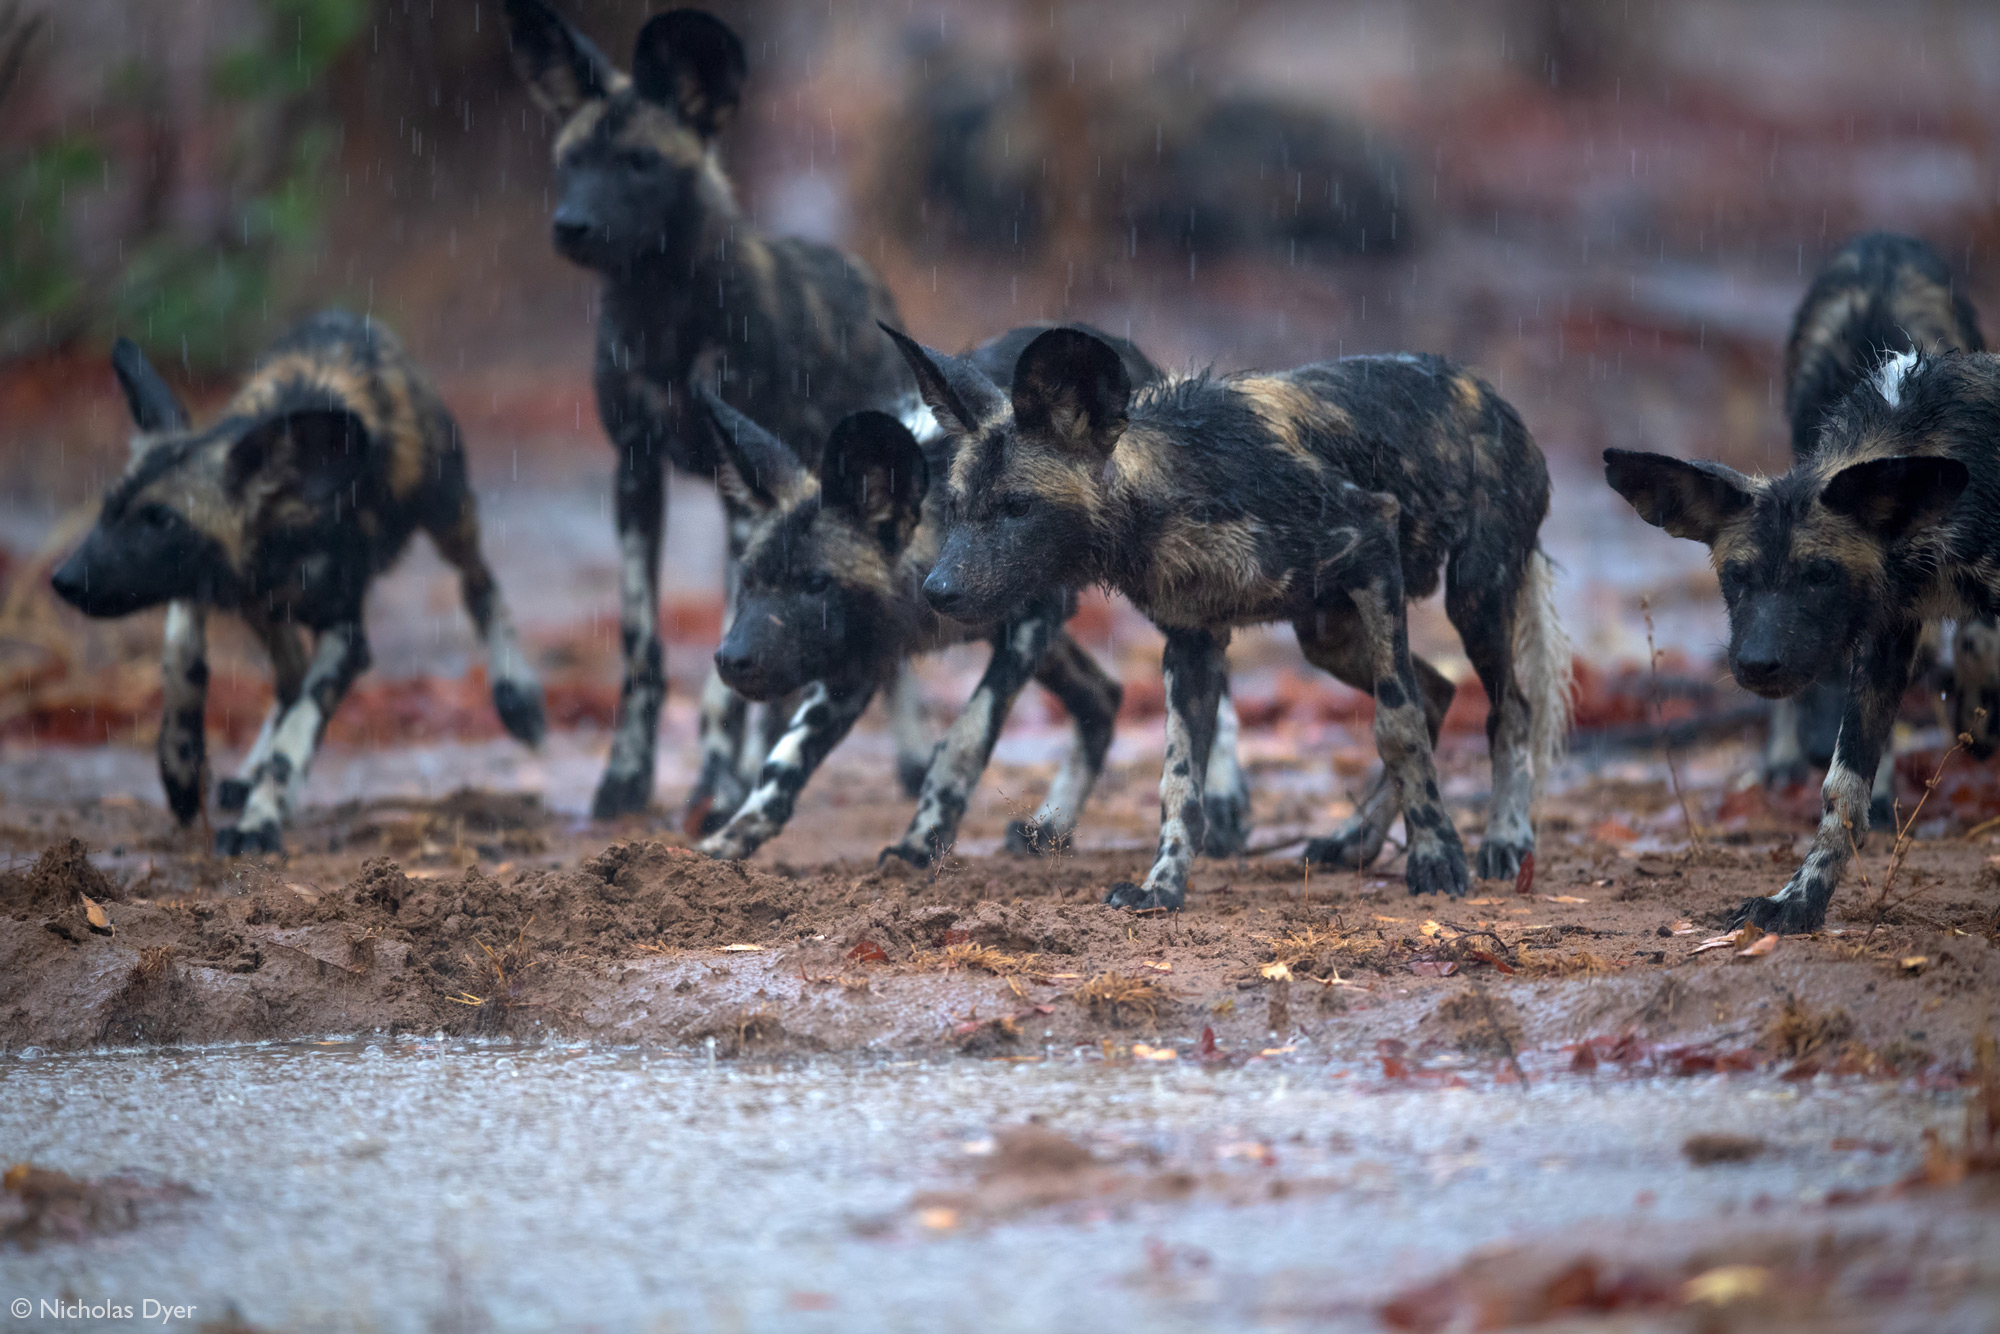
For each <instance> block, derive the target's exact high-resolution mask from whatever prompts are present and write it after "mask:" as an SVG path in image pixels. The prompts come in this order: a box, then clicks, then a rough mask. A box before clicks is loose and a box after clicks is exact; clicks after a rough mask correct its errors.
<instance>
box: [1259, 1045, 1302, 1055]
mask: <svg viewBox="0 0 2000 1334" xmlns="http://www.w3.org/2000/svg"><path fill="white" fill-rule="evenodd" d="M1297 1050H1298V1048H1297V1047H1266V1048H1264V1050H1262V1051H1260V1052H1258V1053H1257V1054H1258V1055H1259V1056H1283V1055H1284V1054H1285V1053H1286V1052H1294V1051H1297Z"/></svg>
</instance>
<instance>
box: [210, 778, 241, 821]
mask: <svg viewBox="0 0 2000 1334" xmlns="http://www.w3.org/2000/svg"><path fill="white" fill-rule="evenodd" d="M249 800H250V785H249V784H248V783H246V782H244V781H243V780H242V779H240V778H225V779H223V780H222V781H221V782H219V783H217V784H216V785H215V807H216V809H217V810H220V811H228V812H230V813H231V814H234V813H235V812H237V811H240V810H242V809H243V806H244V804H245V803H246V802H248V801H249Z"/></svg>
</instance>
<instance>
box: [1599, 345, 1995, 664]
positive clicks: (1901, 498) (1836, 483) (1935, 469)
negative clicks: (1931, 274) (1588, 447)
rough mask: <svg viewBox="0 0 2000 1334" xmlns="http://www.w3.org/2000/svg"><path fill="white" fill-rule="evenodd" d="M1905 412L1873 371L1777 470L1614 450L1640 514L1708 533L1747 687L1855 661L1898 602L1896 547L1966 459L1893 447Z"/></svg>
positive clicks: (1673, 527)
mask: <svg viewBox="0 0 2000 1334" xmlns="http://www.w3.org/2000/svg"><path fill="white" fill-rule="evenodd" d="M1893 392H1894V390H1893V388H1892V390H1891V393H1893ZM1896 413H1897V403H1896V401H1895V399H1894V398H1893V397H1891V398H1885V397H1884V395H1883V392H1882V390H1881V389H1880V388H1879V387H1878V386H1877V385H1876V384H1874V383H1870V384H1868V385H1864V386H1862V387H1861V388H1858V389H1857V390H1856V391H1855V392H1854V395H1853V396H1852V397H1851V398H1849V399H1848V401H1847V403H1846V404H1845V405H1844V406H1843V407H1842V408H1841V409H1840V410H1839V411H1838V412H1837V413H1836V414H1835V415H1834V417H1833V418H1832V419H1831V421H1830V423H1829V425H1828V427H1827V432H1828V434H1827V436H1826V438H1825V444H1824V445H1823V446H1822V448H1821V452H1820V454H1819V455H1818V457H1817V458H1816V459H1814V460H1810V461H1808V462H1805V463H1801V464H1799V465H1798V466H1797V467H1794V468H1793V469H1792V470H1791V471H1790V472H1788V473H1786V474H1785V475H1784V476H1782V477H1775V478H1764V477H1746V476H1744V475H1743V474H1742V473H1739V472H1736V471H1735V470H1734V469H1731V468H1726V467H1724V466H1723V465H1722V464H1719V463H1706V462H1694V463H1690V462H1685V461H1683V460H1681V459H1675V458H1668V457H1666V456H1665V455H1661V454H1642V453H1635V452H1632V451H1629V450H1623V449H1607V450H1605V451H1604V475H1605V479H1606V480H1607V481H1609V482H1610V483H1611V487H1612V489H1613V490H1615V491H1616V492H1618V494H1620V495H1622V496H1624V497H1625V499H1626V500H1627V501H1629V502H1631V505H1632V508H1633V509H1635V510H1637V511H1638V512H1639V517H1640V518H1642V519H1644V520H1645V521H1646V522H1648V523H1650V524H1652V525H1654V526H1655V527H1657V528H1664V529H1665V530H1666V531H1667V532H1669V533H1672V534H1673V535H1674V536H1675V537H1689V538H1693V539H1694V540H1695V541H1697V542H1701V543H1705V544H1706V545H1707V546H1708V549H1709V558H1710V560H1711V561H1712V562H1713V563H1714V565H1715V569H1716V573H1717V575H1718V576H1719V577H1720V580H1721V584H1722V596H1723V600H1724V601H1725V602H1727V604H1728V606H1729V670H1730V672H1731V673H1732V674H1734V675H1735V677H1736V679H1737V681H1738V682H1739V683H1740V684H1742V685H1743V686H1744V687H1745V688H1746V689H1748V690H1751V691H1754V692H1756V693H1757V694H1759V695H1763V696H1765V697H1767V698H1770V699H1780V698H1783V697H1785V696H1788V695H1793V694H1796V693H1798V692H1799V691H1800V690H1802V689H1804V688H1805V686H1806V685H1807V684H1808V683H1809V682H1810V681H1812V680H1813V679H1814V678H1815V677H1817V676H1819V675H1820V674H1821V673H1822V672H1824V671H1825V670H1826V669H1828V668H1829V667H1833V666H1835V665H1837V664H1839V663H1842V662H1844V661H1846V660H1847V658H1848V657H1849V655H1850V654H1851V653H1852V652H1853V648H1854V645H1855V643H1856V642H1857V640H1858V639H1859V638H1860V637H1861V636H1862V635H1863V634H1864V633H1865V632H1866V631H1867V630H1868V628H1869V627H1870V626H1871V625H1874V624H1877V623H1879V620H1880V618H1881V617H1882V615H1883V614H1884V612H1885V611H1889V612H1893V611H1895V610H1898V609H1894V608H1887V607H1885V605H1884V603H1885V599H1886V595H1887V593H1888V589H1889V580H1888V566H1889V562H1890V560H1891V559H1892V557H1894V556H1896V555H1897V554H1898V551H1899V548H1903V544H1905V543H1908V542H1910V541H1911V540H1912V539H1915V538H1918V537H1920V536H1921V535H1923V534H1924V533H1925V532H1926V531H1927V530H1931V529H1934V528H1935V527H1936V526H1937V525H1939V524H1941V523H1942V522H1943V521H1944V520H1945V519H1946V518H1947V517H1948V516H1949V515H1950V514H1951V512H1952V510H1953V508H1954V507H1955V506H1956V505H1957V504H1958V499H1959V496H1960V495H1961V494H1962V493H1963V492H1964V490H1965V488H1966V485H1967V484H1968V482H1969V481H1970V475H1969V473H1968V472H1967V470H1966V467H1965V465H1964V464H1963V463H1961V462H1959V461H1958V460H1957V459H1954V458H1946V457H1939V456H1936V455H1917V454H1907V453H1897V452H1895V450H1896V448H1897V443H1898V428H1897V422H1896V420H1895V417H1896ZM1857 459H1858V460H1859V461H1855V460H1857ZM1904 549H1906V548H1904Z"/></svg>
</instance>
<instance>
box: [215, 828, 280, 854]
mask: <svg viewBox="0 0 2000 1334" xmlns="http://www.w3.org/2000/svg"><path fill="white" fill-rule="evenodd" d="M283 847H284V838H283V836H282V835H281V834H280V833H279V831H278V826H276V825H274V824H265V825H251V826H249V827H247V828H245V827H242V826H237V827H235V828H232V829H218V830H216V831H215V855H216V856H218V857H251V856H255V855H256V854H257V853H260V852H267V853H268V852H278V851H281V850H282V849H283Z"/></svg>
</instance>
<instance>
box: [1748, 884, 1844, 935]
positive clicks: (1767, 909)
mask: <svg viewBox="0 0 2000 1334" xmlns="http://www.w3.org/2000/svg"><path fill="white" fill-rule="evenodd" d="M1825 923H1826V909H1825V908H1824V907H1818V908H1816V907H1814V906H1813V903H1812V900H1811V898H1810V897H1809V896H1807V895H1804V894H1798V895H1794V894H1792V892H1791V890H1790V888H1789V887H1787V888H1786V889H1785V890H1784V891H1783V892H1782V893H1778V894H1773V895H1771V896H1770V897H1769V898H1762V899H1745V900H1743V904H1742V906H1741V907H1739V908H1737V910H1736V914H1735V916H1733V917H1731V918H1730V919H1729V925H1730V926H1731V927H1732V928H1736V929H1741V928H1742V927H1745V926H1754V927H1756V928H1757V929H1758V930H1759V931H1775V932H1777V933H1778V934H1779V935H1781V936H1797V935H1804V934H1805V933H1806V932H1808V931H1817V930H1819V929H1820V927H1821V926H1823V925H1825Z"/></svg>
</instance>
